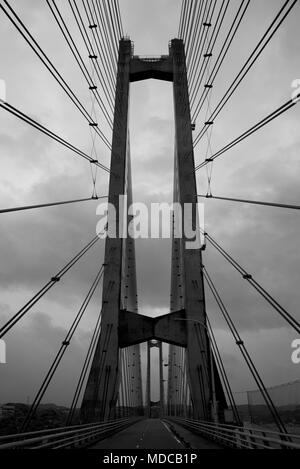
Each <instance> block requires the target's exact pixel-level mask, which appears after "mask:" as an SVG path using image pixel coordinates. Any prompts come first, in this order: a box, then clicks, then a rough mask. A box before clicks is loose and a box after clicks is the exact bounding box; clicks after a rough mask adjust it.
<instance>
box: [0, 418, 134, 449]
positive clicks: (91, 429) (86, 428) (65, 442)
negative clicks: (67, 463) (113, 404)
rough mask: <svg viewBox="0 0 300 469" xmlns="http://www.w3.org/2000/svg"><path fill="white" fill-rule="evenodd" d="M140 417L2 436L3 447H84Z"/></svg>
mask: <svg viewBox="0 0 300 469" xmlns="http://www.w3.org/2000/svg"><path fill="white" fill-rule="evenodd" d="M139 420H140V418H126V419H124V418H123V419H117V420H108V421H106V422H101V423H90V424H85V425H74V426H71V427H59V428H51V429H49V430H40V431H34V432H27V433H17V434H15V435H6V436H1V437H0V450H1V449H18V448H20V449H24V448H25V449H26V448H28V449H63V448H65V449H67V448H74V449H76V448H83V447H85V446H89V445H91V444H93V443H96V442H97V441H100V440H102V439H104V438H106V437H108V436H110V435H112V434H114V433H117V432H119V431H121V430H123V429H125V428H127V427H129V426H130V425H132V424H134V423H136V422H137V421H139Z"/></svg>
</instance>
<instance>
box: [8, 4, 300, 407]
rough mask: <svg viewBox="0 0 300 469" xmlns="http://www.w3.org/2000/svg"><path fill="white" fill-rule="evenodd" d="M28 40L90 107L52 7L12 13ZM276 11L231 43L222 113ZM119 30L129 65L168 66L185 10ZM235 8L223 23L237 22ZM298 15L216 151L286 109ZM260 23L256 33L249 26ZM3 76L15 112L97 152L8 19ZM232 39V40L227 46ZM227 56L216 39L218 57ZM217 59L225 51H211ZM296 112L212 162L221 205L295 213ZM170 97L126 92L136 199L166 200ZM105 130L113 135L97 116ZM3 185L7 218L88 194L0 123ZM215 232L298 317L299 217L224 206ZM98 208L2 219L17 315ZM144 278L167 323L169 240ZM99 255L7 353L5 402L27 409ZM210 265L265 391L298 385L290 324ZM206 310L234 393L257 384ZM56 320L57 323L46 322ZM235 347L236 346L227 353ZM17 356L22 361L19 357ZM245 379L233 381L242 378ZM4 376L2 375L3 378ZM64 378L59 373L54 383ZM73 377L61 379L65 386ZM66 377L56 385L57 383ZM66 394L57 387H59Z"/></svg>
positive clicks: (79, 346)
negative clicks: (258, 203) (158, 57)
mask: <svg viewBox="0 0 300 469" xmlns="http://www.w3.org/2000/svg"><path fill="white" fill-rule="evenodd" d="M12 3H13V6H14V7H15V8H16V9H17V11H18V13H19V14H20V16H21V17H22V19H23V20H24V22H25V24H26V25H27V26H28V27H29V28H30V31H31V32H32V33H33V35H34V36H35V37H37V38H38V40H39V41H40V44H41V46H42V47H43V48H44V49H45V51H46V52H47V54H49V57H50V58H51V59H52V60H53V62H54V64H55V65H56V66H57V68H58V69H59V70H60V71H61V73H62V75H63V76H64V77H66V80H67V81H68V83H70V85H71V86H72V89H74V90H75V92H76V93H77V94H78V96H79V98H80V100H82V102H84V103H85V104H86V106H87V108H88V109H90V108H89V106H90V101H89V95H88V89H87V86H86V83H85V82H84V81H83V80H82V78H83V77H82V75H81V74H80V71H79V69H78V67H77V64H76V63H75V61H74V60H73V58H72V56H71V54H70V52H69V50H68V48H67V47H66V44H65V42H64V40H63V37H62V35H61V34H60V33H59V31H58V30H57V26H56V24H55V22H54V21H53V19H52V17H51V16H50V11H49V9H48V8H47V6H46V4H42V3H40V2H35V1H33V0H26V2H12ZM281 3H282V2H280V1H279V0H276V1H275V0H274V1H273V0H272V1H267V0H266V1H264V2H261V0H259V1H258V0H253V1H252V2H251V5H250V7H249V11H248V13H247V15H246V17H245V19H244V20H243V24H242V27H241V29H240V30H239V36H238V38H237V40H235V41H234V43H233V44H232V49H231V52H230V54H229V55H228V57H227V58H226V60H225V62H224V64H223V66H222V70H221V72H220V75H219V77H218V79H217V82H216V84H215V85H216V86H215V87H214V90H213V97H212V106H214V105H215V104H217V103H218V101H219V99H220V98H221V97H222V96H223V93H224V92H225V91H226V89H227V87H228V85H229V84H230V83H231V82H232V80H233V78H234V77H235V75H236V73H237V72H238V71H239V69H240V67H241V65H242V64H243V63H244V62H245V58H246V57H247V56H248V55H249V53H250V52H251V51H252V50H253V48H254V46H255V44H256V43H257V41H258V40H259V39H260V37H261V36H262V34H263V32H264V31H265V29H266V27H267V26H268V25H269V24H270V22H271V21H272V19H273V18H274V16H275V13H276V12H277V11H278V10H279V8H280V6H281ZM120 4H121V11H122V17H123V24H124V30H125V32H128V33H130V36H131V38H132V39H133V40H134V42H135V53H136V54H141V55H147V54H150V55H153V54H162V53H163V54H165V53H167V50H168V41H169V40H170V38H172V37H175V36H176V34H177V28H178V20H179V13H180V6H181V2H180V1H179V0H178V1H176V2H175V1H174V0H164V1H163V2H162V1H161V0H153V1H151V2H148V1H146V0H143V1H142V0H122V1H121V2H120ZM60 8H61V11H62V14H63V15H64V17H65V18H66V20H67V22H68V26H69V28H70V31H71V32H72V34H73V35H74V37H75V38H76V42H77V43H78V47H79V49H80V51H81V53H82V55H83V57H85V58H86V57H87V52H86V50H85V48H84V46H83V44H82V41H81V40H80V37H79V35H78V32H77V29H76V25H75V23H74V21H73V18H72V15H71V13H70V10H69V7H68V3H67V2H61V5H60ZM235 8H236V7H235V5H234V2H233V4H232V5H231V6H230V10H229V16H228V20H227V21H228V23H225V26H227V27H228V26H229V23H230V20H231V19H232V18H233V14H234V12H235ZM297 19H298V17H297V15H296V14H295V15H293V14H292V15H290V16H289V18H288V19H287V20H286V22H285V23H284V24H283V26H282V27H281V28H280V30H279V31H278V33H277V34H276V35H275V37H274V39H273V40H272V42H271V43H270V45H269V46H268V48H267V49H266V50H265V51H264V53H263V55H262V57H261V58H260V60H259V61H258V62H257V63H256V65H255V68H254V69H253V70H252V71H251V73H249V75H248V76H247V78H246V79H245V81H244V82H243V84H242V85H241V87H240V88H239V89H238V90H237V92H236V94H235V95H234V96H233V97H232V99H231V100H230V102H229V103H228V105H227V106H226V107H225V108H224V111H222V114H221V115H220V116H219V117H218V119H217V121H216V123H215V125H214V130H213V138H212V145H213V149H214V150H218V149H219V148H221V147H222V146H224V145H225V144H227V143H228V142H229V141H230V140H231V139H232V138H234V137H236V136H237V135H240V133H241V132H243V131H244V130H246V129H247V128H249V127H250V126H251V125H253V124H254V123H256V122H257V121H258V120H259V119H261V118H262V117H264V116H265V115H266V114H267V113H270V112H271V111H273V110H274V109H275V108H276V107H277V106H279V105H280V104H282V103H283V102H284V101H287V100H288V99H289V97H290V93H291V82H292V80H293V79H295V78H298V75H299V70H298V61H299V60H298V59H299V52H300V51H299V48H300V44H299V41H298V40H297V38H298V36H297V34H296V32H297V30H298V29H297V28H298V25H297ZM253 25H255V28H254V27H253ZM1 34H2V35H3V38H5V40H2V41H0V56H1V65H2V67H1V73H2V76H1V77H0V78H3V79H5V80H6V82H7V92H8V101H9V102H10V103H12V104H13V105H15V106H16V107H18V108H20V109H21V110H23V111H24V112H26V113H28V114H29V115H31V116H34V118H36V119H37V120H38V121H39V122H41V123H42V124H45V125H47V126H49V128H50V129H52V130H53V131H56V132H57V133H58V134H59V135H61V136H62V137H64V138H66V139H68V140H69V141H70V142H72V143H73V144H74V145H76V146H78V147H79V148H81V149H83V150H84V151H86V152H90V151H91V139H90V134H89V128H88V124H87V122H85V121H84V119H83V117H82V116H81V115H80V113H79V112H78V111H77V110H76V109H75V108H74V105H73V104H72V103H71V102H70V100H69V99H68V98H67V97H66V95H65V94H64V92H63V91H62V90H61V89H60V87H59V86H58V84H57V83H56V82H55V80H54V79H53V78H52V77H51V76H50V74H49V73H48V72H47V71H46V70H45V69H44V67H43V66H42V64H41V63H40V62H39V60H38V59H37V58H36V57H35V55H34V54H33V52H32V51H31V50H30V49H29V47H28V46H27V45H26V43H25V41H24V40H23V39H22V38H21V36H19V35H18V34H16V31H15V29H14V28H13V27H12V26H11V25H10V23H9V21H8V20H7V18H5V17H2V18H1ZM225 34H226V28H224V32H223V36H224V35H225ZM221 45H222V36H220V41H219V43H218V44H217V48H220V47H221ZM217 50H218V49H217ZM299 110H300V107H299V106H296V107H295V108H294V109H292V110H291V111H289V112H288V113H287V114H285V115H283V116H281V117H280V118H278V120H276V121H274V122H273V123H272V124H270V125H269V126H267V127H266V128H265V129H264V130H262V131H260V132H258V133H257V134H255V135H253V136H252V137H250V138H249V139H247V140H246V141H244V142H243V143H242V144H240V145H238V146H237V147H236V148H234V149H232V150H231V151H230V152H228V153H227V154H225V155H223V156H222V157H221V158H219V159H218V160H217V161H216V162H215V164H214V171H213V180H212V188H213V193H214V194H215V195H220V196H228V197H240V198H249V199H260V200H268V201H277V202H282V203H295V204H299V197H300V189H299V182H298V174H299V169H300V168H299V158H298V155H299V146H300V138H299V130H298V127H299V125H298V120H299ZM205 113H206V107H205V106H204V108H203V111H202V114H201V115H200V116H199V117H198V119H197V122H196V124H197V131H199V130H200V129H201V126H202V124H203V122H204V118H205ZM173 117H174V116H173V103H172V87H171V85H170V84H168V83H162V82H157V81H154V80H149V81H147V82H142V83H137V84H134V86H132V90H131V109H130V133H131V153H132V169H133V192H134V200H135V201H143V202H145V203H147V204H149V203H150V202H160V201H169V202H171V200H172V184H173V153H174V148H173V141H174V122H173ZM99 123H100V127H101V129H103V131H104V132H105V133H106V134H107V135H108V136H109V138H110V135H111V134H110V131H109V129H108V127H107V125H106V124H105V121H104V119H103V116H101V114H100V113H99ZM0 152H1V162H2V166H1V176H0V195H1V200H2V206H3V208H5V207H9V206H18V205H26V204H33V203H42V202H50V201H56V200H57V201H58V200H67V199H73V198H77V197H86V196H88V195H90V194H91V188H92V185H91V177H90V168H89V165H88V163H87V162H85V161H83V160H82V161H81V159H80V158H78V157H77V156H76V155H73V154H71V153H70V152H69V151H68V150H66V149H64V148H62V147H60V146H59V145H58V144H56V143H54V142H52V141H49V140H48V139H47V137H45V136H42V135H40V134H39V133H38V132H37V131H35V130H34V129H29V128H27V127H26V125H25V124H23V123H20V122H18V121H17V120H16V119H15V118H14V117H11V116H10V117H9V116H8V115H7V113H5V112H4V111H2V110H1V112H0ZM97 152H98V155H99V159H100V160H101V162H103V163H104V164H106V165H109V159H110V155H109V151H108V150H107V149H106V148H105V147H104V145H103V144H101V142H100V141H99V140H97ZM205 152H206V140H205V139H204V140H203V141H202V142H201V144H200V145H199V146H198V147H197V149H196V151H195V159H196V161H197V162H198V161H202V160H203V155H205ZM197 181H198V191H199V193H205V191H206V187H207V180H206V175H205V171H204V172H203V171H199V173H198V175H197ZM97 187H98V193H99V194H107V191H108V177H107V175H106V174H105V173H104V172H101V171H99V174H98V182H97ZM205 207H206V208H205V218H206V225H207V230H208V231H209V232H210V233H211V235H212V236H213V237H215V238H216V240H217V241H218V242H220V244H221V245H222V246H223V247H224V248H225V249H226V250H228V251H229V252H230V253H231V254H232V256H233V257H234V258H236V259H237V260H238V261H239V262H240V263H241V265H242V266H243V267H245V269H247V271H249V272H250V273H252V274H253V275H254V277H255V279H257V281H259V282H261V283H262V285H263V286H264V287H265V288H266V289H267V290H268V291H270V293H271V294H273V295H274V297H275V298H276V299H278V301H279V302H280V303H281V304H282V305H283V306H284V307H286V308H287V310H288V311H290V312H291V313H293V314H294V315H295V316H297V317H298V318H299V312H298V310H299V301H300V298H299V288H298V285H299V280H300V277H299V268H298V266H299V260H300V259H299V252H300V250H299V245H298V243H299V241H298V238H299V236H298V232H299V220H298V214H297V212H292V211H284V210H281V209H275V208H274V209H271V208H270V209H268V208H265V207H255V206H248V205H240V204H234V203H229V202H222V201H206V202H205ZM95 208H96V203H94V202H91V203H89V202H86V203H82V204H78V205H68V206H63V207H53V208H47V209H44V210H36V211H31V212H18V213H16V214H7V215H1V239H0V253H1V265H0V290H1V297H2V301H3V303H4V302H5V303H6V306H3V310H4V311H5V313H6V315H7V317H10V316H11V315H12V314H14V312H15V311H17V310H18V308H19V307H20V306H22V305H23V304H24V303H25V302H26V301H27V300H28V299H29V298H30V297H31V296H32V295H33V294H34V293H36V291H37V290H38V289H39V288H40V287H41V286H42V285H43V284H44V283H46V282H47V281H48V279H49V277H51V276H52V275H53V274H55V273H56V272H57V270H59V269H60V268H61V267H62V266H63V265H65V263H66V262H67V261H68V260H69V259H70V258H71V257H73V255H75V253H77V252H78V251H79V250H80V249H81V248H82V247H83V246H84V244H85V243H87V242H88V241H89V239H91V238H92V237H93V236H94V233H95V227H96V222H97V217H96V213H95ZM136 244H137V269H138V289H139V304H140V310H141V312H142V313H144V314H149V315H158V314H160V313H161V314H165V313H166V312H167V311H168V308H169V295H170V277H171V272H170V261H171V245H170V242H169V241H167V240H157V241H156V240H149V241H148V240H146V241H144V240H139V241H138V242H137V243H136ZM103 254H104V245H103V243H102V244H101V242H100V244H98V245H97V247H96V246H95V247H94V248H93V251H91V252H90V254H89V255H87V257H86V258H85V259H82V260H81V261H80V263H78V265H77V266H76V267H74V269H72V271H71V272H70V273H69V274H68V275H67V276H66V277H65V279H64V280H63V281H62V282H60V284H59V285H56V286H55V287H54V288H53V289H52V290H51V291H50V292H49V294H47V295H46V297H45V298H44V299H43V301H42V302H41V303H39V304H38V305H37V307H35V308H34V309H33V310H32V312H31V313H29V315H28V316H27V317H26V318H24V320H22V321H21V323H20V325H19V326H18V328H16V332H14V331H12V332H11V334H10V336H9V342H8V357H9V360H10V361H9V364H8V367H7V369H6V370H5V371H4V373H5V376H4V378H5V379H4V380H3V382H4V383H5V386H4V388H3V389H2V390H1V395H0V400H1V401H5V400H7V399H8V397H9V396H10V397H11V399H9V400H23V401H25V400H26V395H29V396H31V397H32V395H33V392H34V389H37V386H38V384H39V383H40V380H41V378H42V376H43V374H44V373H45V370H46V368H47V366H48V365H49V363H50V358H51V356H53V355H54V353H55V351H56V350H57V346H58V344H59V343H60V340H61V338H62V337H63V334H64V332H65V330H66V327H67V325H68V324H69V322H70V320H71V319H72V317H73V316H74V311H77V309H78V307H79V306H80V304H81V302H82V300H83V297H84V295H85V293H86V291H87V289H88V287H89V285H90V284H91V282H92V279H93V277H94V276H95V274H96V271H97V269H98V266H99V265H100V264H101V263H102V259H103ZM204 261H205V265H206V266H207V269H208V270H209V272H210V273H211V275H212V277H213V279H214V280H215V282H216V286H217V288H218V289H219V290H220V293H221V295H222V298H223V299H224V302H225V304H226V305H227V306H228V309H229V311H230V313H231V315H232V317H233V319H234V321H235V322H236V323H237V325H238V328H239V330H240V331H241V334H243V336H245V338H246V340H247V343H249V347H250V349H251V350H252V351H253V353H254V358H255V360H257V361H258V362H259V363H260V365H261V367H262V370H263V372H264V373H265V376H266V380H267V383H268V384H275V383H276V382H281V381H284V380H289V379H292V378H293V377H294V375H295V373H296V369H295V366H294V367H292V366H290V364H289V362H288V358H287V357H288V350H289V346H290V341H291V339H292V338H295V337H292V334H291V332H290V331H289V330H288V329H287V328H286V327H285V325H284V323H283V321H282V319H281V318H280V317H279V316H278V315H277V313H275V312H273V311H272V310H271V309H270V307H269V306H268V305H267V303H266V302H265V301H264V300H263V299H261V298H259V297H258V295H257V294H256V293H255V292H254V291H252V290H251V288H250V287H249V286H248V285H247V284H246V282H245V281H244V280H242V279H240V278H239V276H238V274H237V273H236V272H235V271H234V270H233V269H232V268H231V266H230V265H229V264H228V265H227V264H226V261H225V260H223V259H222V258H221V256H220V255H219V254H217V253H215V252H214V251H213V250H212V249H211V248H210V247H209V246H208V248H207V251H206V252H205V256H204ZM207 300H208V304H207V310H208V314H209V315H210V317H211V318H212V321H213V324H214V326H215V328H216V331H217V336H218V337H217V338H218V341H219V344H220V347H221V349H222V351H223V353H224V357H225V361H226V364H227V369H228V372H229V375H230V377H231V378H232V380H233V382H234V387H235V389H236V390H239V389H241V388H245V387H249V386H252V383H251V381H250V380H249V379H248V377H247V374H246V372H243V371H242V370H243V368H242V365H241V366H240V368H238V367H237V363H240V362H239V358H237V351H236V350H235V349H234V348H233V349H231V347H232V346H233V342H231V339H230V338H229V336H228V332H227V329H226V326H225V324H224V322H223V321H222V320H221V319H220V318H219V317H218V316H217V315H216V314H215V313H216V305H215V304H214V303H213V301H212V298H211V297H210V295H207ZM99 303H100V298H99V297H98V298H97V300H96V299H95V301H94V303H93V307H92V311H91V314H90V316H89V319H87V321H86V322H85V323H84V324H83V325H82V330H81V332H80V333H79V334H78V337H77V338H76V340H75V342H74V346H73V347H74V348H73V353H71V350H70V351H68V357H69V358H68V360H69V362H67V363H69V365H68V367H69V368H64V367H62V368H61V370H62V371H59V372H58V375H57V380H56V384H55V385H54V386H53V387H52V388H51V389H50V390H49V394H48V396H47V400H49V401H56V402H57V403H66V402H67V401H68V399H69V396H70V394H71V388H72V386H74V383H75V379H76V376H77V374H78V371H79V365H80V363H81V360H82V357H83V356H84V349H85V347H86V346H87V343H88V334H89V333H90V331H91V330H92V327H93V321H94V320H95V318H96V315H97V313H98V309H97V307H98V306H99ZM50 318H51V320H50ZM230 344H231V345H230ZM20 357H21V358H20ZM238 369H239V371H237V370H238ZM2 372H3V369H1V373H2ZM60 373H61V374H60ZM63 373H65V376H64V374H63ZM62 376H63V377H64V379H65V380H66V385H64V384H65V381H64V379H62V380H61V381H60V378H61V377H62ZM59 383H60V384H59Z"/></svg>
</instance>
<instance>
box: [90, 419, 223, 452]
mask: <svg viewBox="0 0 300 469" xmlns="http://www.w3.org/2000/svg"><path fill="white" fill-rule="evenodd" d="M176 427H177V428H176V434H177V433H178V434H180V432H179V431H178V426H176ZM183 432H184V433H183V435H184V440H185V441H186V442H188V441H189V435H188V433H189V432H187V431H186V430H184V431H183ZM190 436H191V440H192V447H193V448H195V449H196V448H198V449H221V447H220V446H218V445H216V444H214V443H212V442H210V441H208V440H205V439H204V438H201V437H200V436H197V435H194V434H190ZM139 448H140V449H175V450H176V449H177V450H182V449H185V448H186V446H185V445H184V443H183V442H182V441H181V439H180V437H177V436H176V435H175V434H174V433H173V432H172V431H171V429H170V427H169V425H167V424H166V423H165V422H163V421H161V420H158V419H147V420H142V421H140V422H138V423H136V424H134V425H132V426H131V427H129V428H126V429H125V430H123V431H121V432H119V433H116V434H115V435H113V436H111V437H109V438H106V439H105V440H102V441H100V442H99V443H97V444H96V445H93V446H92V447H90V448H89V449H139Z"/></svg>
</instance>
